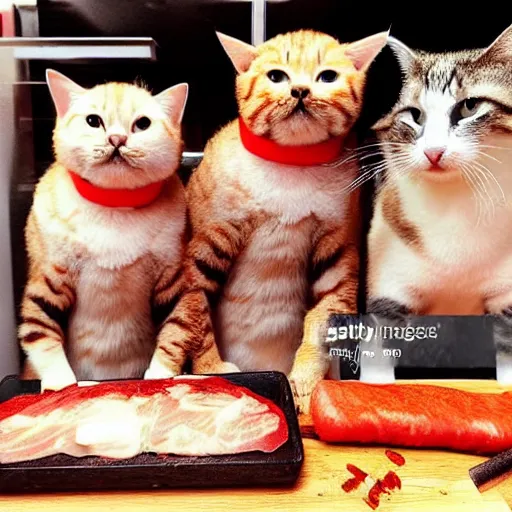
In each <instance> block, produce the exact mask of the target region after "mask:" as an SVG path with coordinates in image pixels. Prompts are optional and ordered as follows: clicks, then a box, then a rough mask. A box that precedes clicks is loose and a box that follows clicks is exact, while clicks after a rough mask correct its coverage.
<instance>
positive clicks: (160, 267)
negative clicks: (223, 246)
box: [19, 70, 218, 389]
mask: <svg viewBox="0 0 512 512" xmlns="http://www.w3.org/2000/svg"><path fill="white" fill-rule="evenodd" d="M47 81H48V85H49V87H50V91H51V94H52V97H53V100H54V103H55V107H56V110H57V116H58V117H57V123H56V127H55V131H54V147H55V157H56V161H55V163H54V164H53V165H52V166H51V167H50V169H49V170H48V171H47V173H46V174H45V175H44V176H43V178H42V179H41V180H40V182H39V184H38V185H37V188H36V191H35V195H34V202H33V206H32V209H31V211H30V215H29V218H28V222H27V227H26V242H27V249H28V256H29V264H30V265H29V277H28V282H27V286H26V289H25V294H24V297H23V303H22V318H23V323H22V324H21V326H20V328H19V336H20V339H21V346H22V347H23V350H24V351H25V353H26V355H27V358H28V361H27V366H26V369H25V373H24V375H25V377H32V378H34V377H36V378H40V379H41V380H42V387H43V389H60V388H63V387H65V386H67V385H70V384H72V383H74V382H76V380H77V379H78V380H102V379H117V378H140V377H142V376H143V375H144V373H145V371H146V370H147V368H148V365H149V362H150V360H151V357H152V356H153V353H154V352H155V344H156V341H155V337H156V334H157V328H158V326H159V324H160V322H161V321H162V320H163V319H165V318H166V316H167V314H168V313H169V311H170V310H171V309H172V307H173V305H174V302H175V298H176V296H177V295H178V293H179V291H180V289H181V288H180V287H181V284H180V282H181V281H180V276H181V273H180V270H181V263H182V256H183V252H184V248H185V242H186V240H185V217H186V205H185V194H184V189H183V186H182V184H181V182H180V180H179V178H178V176H177V175H176V173H175V171H176V169H177V168H178V165H179V162H180V157H181V151H182V141H181V128H180V122H181V118H182V115H183V110H184V107H185V102H186V99H187V93H188V86H187V85H186V84H179V85H176V86H174V87H171V88H170V89H167V90H165V91H163V92H162V93H160V94H158V95H157V96H154V97H153V96H151V94H150V93H149V92H148V91H146V90H145V89H143V88H140V87H137V86H134V85H129V84H121V83H108V84H105V85H99V86H97V87H94V88H92V89H84V88H82V87H80V86H79V85H77V84H75V83H74V82H72V81H71V80H70V79H68V78H66V77H65V76H63V75H61V74H60V73H57V72H55V71H52V70H48V72H47ZM155 322H156V323H155ZM165 333H166V327H165V325H164V326H163V328H162V330H161V331H160V335H159V338H158V348H157V351H161V352H162V353H163V354H164V355H165V358H166V359H167V360H168V361H167V368H168V371H169V373H170V374H178V373H180V372H181V367H182V365H183V363H184V360H185V359H186V357H187V355H188V354H189V352H190V351H189V350H188V348H190V347H177V348H176V347H174V346H173V344H172V342H170V341H169V340H168V338H166V336H165ZM195 348H201V349H202V354H203V356H204V357H206V358H208V357H209V356H211V355H213V359H215V357H217V358H218V352H217V350H216V347H215V346H213V347H210V349H206V348H205V347H195ZM210 360H212V359H211V358H210Z"/></svg>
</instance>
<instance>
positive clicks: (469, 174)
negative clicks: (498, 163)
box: [460, 164, 487, 227]
mask: <svg viewBox="0 0 512 512" xmlns="http://www.w3.org/2000/svg"><path fill="white" fill-rule="evenodd" d="M460 169H461V171H462V178H463V179H464V181H465V182H466V183H467V185H468V187H469V189H470V190H471V193H472V195H473V197H474V198H475V201H476V209H477V219H476V224H475V225H476V227H478V226H479V225H480V221H481V218H482V213H483V206H486V205H487V203H486V200H485V193H484V192H483V190H484V191H485V186H483V182H482V180H481V179H480V180H478V181H477V180H475V179H474V178H475V175H474V173H473V171H472V170H471V168H469V167H468V166H467V165H466V164H460ZM482 186H483V187H484V188H483V189H482Z"/></svg>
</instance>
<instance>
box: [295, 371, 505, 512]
mask: <svg viewBox="0 0 512 512" xmlns="http://www.w3.org/2000/svg"><path fill="white" fill-rule="evenodd" d="M397 384H431V385H438V386H445V387H452V388H457V389H462V390H466V391H473V392H480V393H501V392H503V391H504V390H505V389H506V388H503V387H501V386H499V385H498V384H497V383H496V381H493V380H480V381H479V380H459V381H454V380H436V381H419V380H415V381H405V380H404V381H398V382H397ZM508 389H510V388H508ZM300 424H301V432H302V435H303V437H304V438H315V437H316V436H315V433H314V428H313V422H312V420H311V418H310V417H308V416H301V417H300ZM324 446H328V445H324ZM328 450H329V451H330V452H331V455H330V456H332V453H333V452H334V450H337V451H336V459H337V460H338V461H339V462H341V460H340V459H345V460H343V462H342V464H343V467H344V468H345V472H344V478H350V477H351V476H352V475H351V474H350V473H349V472H348V471H347V470H346V464H353V465H355V466H357V467H358V468H360V469H362V470H364V471H365V472H366V473H369V474H370V475H372V476H373V477H374V478H382V477H384V475H385V474H386V472H387V471H389V470H394V471H395V472H396V473H397V475H398V476H399V477H400V479H401V480H402V489H401V490H399V491H396V492H393V493H392V494H390V495H389V496H387V495H384V498H383V499H382V500H381V504H380V506H379V508H378V510H379V511H380V510H382V511H386V510H390V511H391V510H393V511H394V510H411V511H416V510H418V511H419V510H429V511H430V510H436V511H437V510H459V509H460V510H466V511H468V510H475V511H480V510H482V511H487V510H489V511H492V510H507V511H509V510H511V508H510V506H511V505H512V479H508V480H505V481H504V482H502V483H501V484H500V485H499V486H496V487H495V488H493V489H492V490H489V491H487V492H485V493H483V494H481V493H480V492H479V491H478V490H477V489H476V487H475V486H474V484H473V482H472V481H471V479H470V478H469V474H468V470H469V469H470V468H471V467H473V466H475V465H477V464H478V463H480V462H482V461H484V460H486V458H485V457H477V456H470V455H465V454H458V453H452V452H448V451H437V450H405V449H396V448H394V450H395V451H397V452H398V453H400V454H401V455H403V456H404V457H405V459H406V464H405V465H404V466H403V467H399V468H397V467H396V466H394V465H393V464H392V463H390V462H389V460H388V459H387V457H386V456H385V448H367V447H366V448H365V447H346V446H341V445H338V446H334V445H331V446H330V448H328ZM315 451H317V450H315ZM306 454H307V453H306ZM349 459H350V460H349ZM317 464H320V461H319V462H317ZM368 490H369V489H368V486H365V485H362V486H361V487H360V488H359V489H358V490H357V491H354V492H352V493H349V494H348V495H347V498H348V499H350V500H351V501H350V505H351V507H354V508H353V510H354V512H356V511H358V510H366V511H369V510H371V508H370V507H369V506H368V505H367V504H366V503H364V501H363V499H364V498H367V496H368ZM475 491H476V494H475ZM354 498H356V501H354ZM357 500H360V502H362V503H363V505H364V507H361V503H357ZM347 503H348V502H347ZM349 510H352V508H350V509H349Z"/></svg>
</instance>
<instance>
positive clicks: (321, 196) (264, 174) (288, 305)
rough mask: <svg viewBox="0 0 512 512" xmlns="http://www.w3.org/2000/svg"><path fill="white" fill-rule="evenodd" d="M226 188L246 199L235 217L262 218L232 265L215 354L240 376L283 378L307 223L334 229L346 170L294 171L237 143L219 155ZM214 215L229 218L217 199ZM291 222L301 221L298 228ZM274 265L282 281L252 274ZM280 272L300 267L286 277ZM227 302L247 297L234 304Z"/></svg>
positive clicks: (310, 231)
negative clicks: (260, 373)
mask: <svg viewBox="0 0 512 512" xmlns="http://www.w3.org/2000/svg"><path fill="white" fill-rule="evenodd" d="M221 157H222V164H221V165H223V170H224V172H225V173H226V174H227V179H226V182H228V183H229V182H230V181H235V182H239V183H240V185H241V186H242V187H243V188H244V189H245V190H247V191H248V192H250V196H251V199H249V200H248V201H247V203H246V204H245V205H244V206H245V207H244V208H243V209H242V211H241V212H239V213H238V214H237V215H242V216H243V215H245V214H248V213H249V212H258V211H260V212H266V213H268V214H270V218H269V220H268V221H266V222H265V223H264V224H263V225H262V226H260V227H259V228H258V229H257V231H256V232H255V233H254V234H253V236H252V237H251V239H250V244H249V246H248V247H247V248H246V249H245V250H244V251H243V253H242V254H241V255H240V257H239V258H238V259H237V261H236V263H235V265H234V268H233V270H232V271H231V274H230V279H229V280H228V283H227V285H226V287H225V289H224V294H223V297H222V298H221V301H220V304H219V306H218V308H217V312H216V323H217V327H218V329H217V333H218V334H217V336H218V339H217V342H218V344H219V348H220V351H221V355H222V356H223V358H224V359H226V360H227V361H231V362H233V363H235V364H236V365H237V366H239V368H240V369H242V370H244V369H245V370H249V369H251V370H255V369H260V370H264V369H269V368H270V367H271V368H272V369H273V370H278V371H282V372H285V373H289V371H290V370H291V367H292V363H293V357H294V355H295V351H296V349H297V347H298V346H299V344H300V342H301V341H302V329H303V321H304V315H305V313H306V293H307V286H308V282H307V272H306V270H307V264H308V261H309V260H308V259H309V256H310V252H311V250H312V240H313V236H314V230H315V228H316V227H317V225H318V224H317V222H316V221H315V219H320V220H321V221H324V222H330V223H340V224H343V222H344V221H345V219H346V215H347V207H348V202H347V200H346V187H347V186H348V184H349V183H350V182H351V181H352V180H353V179H354V177H355V175H356V172H357V171H356V168H355V167H354V166H353V165H346V164H344V165H342V166H338V167H335V166H318V167H294V166H288V165H282V164H277V163H274V162H269V161H265V160H262V159H261V158H258V157H256V156H254V155H252V154H251V153H249V152H248V151H247V150H246V149H245V148H244V147H243V146H242V144H241V143H237V145H236V146H235V149H234V151H233V145H231V146H230V148H229V151H228V150H227V149H226V151H225V153H224V154H222V155H221ZM217 210H218V211H217V212H216V214H217V215H219V216H227V217H232V216H233V215H235V213H234V212H232V211H230V210H229V209H226V206H225V201H224V198H223V197H220V198H219V199H218V204H217ZM298 223H301V224H300V225H298ZM271 261H272V262H275V261H280V262H282V266H283V272H282V276H281V277H278V276H275V277H274V278H273V279H266V280H262V279H260V278H259V276H258V275H257V273H256V272H257V270H258V269H260V270H261V269H263V268H264V267H265V265H266V264H269V263H270V262H271ZM287 266H291V267H293V268H298V269H300V271H299V272H297V273H296V274H292V275H295V276H296V277H288V273H287V268H286V267H287ZM233 297H246V298H247V297H250V301H247V302H243V303H240V302H236V301H234V300H231V298H233Z"/></svg>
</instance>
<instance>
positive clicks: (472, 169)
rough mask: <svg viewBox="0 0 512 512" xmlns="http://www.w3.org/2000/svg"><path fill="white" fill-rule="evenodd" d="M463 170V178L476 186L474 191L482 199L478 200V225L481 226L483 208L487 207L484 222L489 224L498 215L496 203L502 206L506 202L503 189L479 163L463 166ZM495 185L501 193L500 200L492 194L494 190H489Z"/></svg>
mask: <svg viewBox="0 0 512 512" xmlns="http://www.w3.org/2000/svg"><path fill="white" fill-rule="evenodd" d="M461 168H462V169H463V176H466V177H467V178H468V181H466V182H467V183H468V184H469V185H470V186H471V184H473V185H474V186H475V187H474V189H473V190H475V191H476V192H477V194H478V196H479V199H481V201H480V200H478V205H477V208H478V216H477V225H479V224H480V220H481V217H482V213H483V212H482V206H485V214H484V217H485V218H484V222H485V223H488V222H489V221H491V220H492V219H493V218H494V216H495V214H496V206H497V205H496V203H497V202H498V206H502V205H503V204H505V202H506V198H505V193H504V191H503V188H502V187H501V185H500V184H499V182H498V180H497V179H496V177H495V176H494V175H493V174H492V172H491V171H489V169H487V167H485V166H484V165H483V164H481V163H479V162H472V163H466V164H461ZM484 180H485V181H484ZM493 185H495V186H496V187H497V188H498V190H499V192H500V194H499V195H500V197H499V198H496V195H495V194H494V193H491V192H493V190H489V188H491V187H492V186H493ZM496 199H498V201H496Z"/></svg>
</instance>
